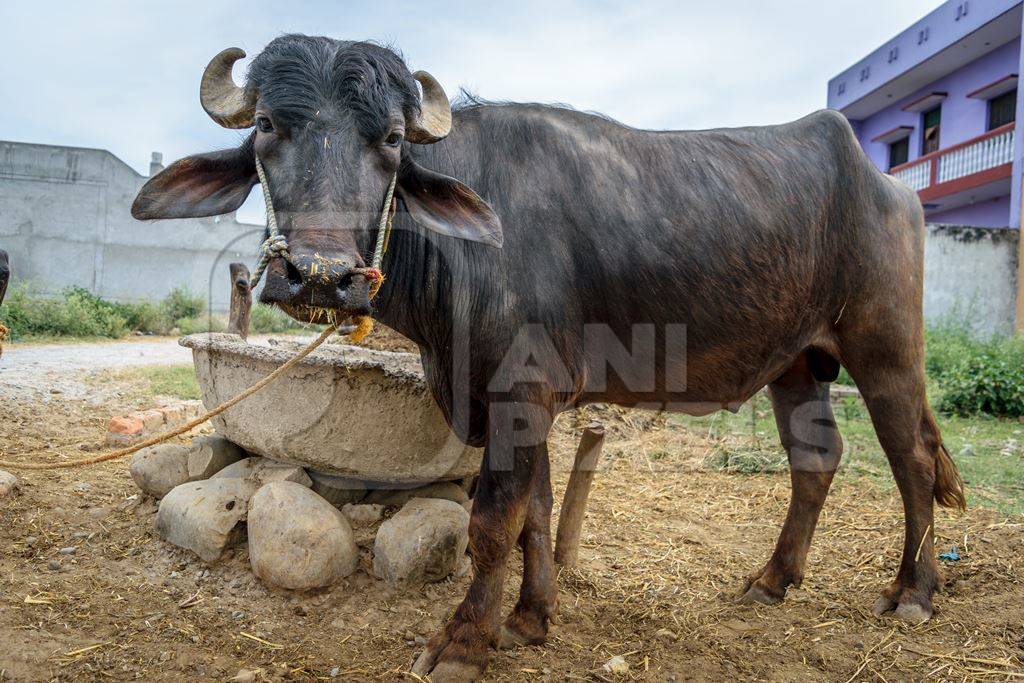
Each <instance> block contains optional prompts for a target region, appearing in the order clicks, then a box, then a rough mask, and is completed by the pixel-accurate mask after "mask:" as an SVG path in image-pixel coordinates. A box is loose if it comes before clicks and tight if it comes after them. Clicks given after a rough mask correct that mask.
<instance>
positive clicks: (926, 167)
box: [892, 160, 932, 190]
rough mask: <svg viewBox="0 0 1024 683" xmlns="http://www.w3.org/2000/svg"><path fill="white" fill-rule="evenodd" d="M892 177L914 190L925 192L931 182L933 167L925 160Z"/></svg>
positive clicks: (900, 170) (896, 172)
mask: <svg viewBox="0 0 1024 683" xmlns="http://www.w3.org/2000/svg"><path fill="white" fill-rule="evenodd" d="M892 175H893V177H895V178H899V179H900V180H902V181H903V182H905V183H906V184H907V185H909V186H910V188H911V189H912V190H923V189H924V188H926V187H928V184H929V183H930V182H931V177H932V165H931V164H930V163H929V162H928V161H927V160H925V161H923V162H921V163H920V164H915V165H913V166H908V167H905V168H902V169H899V170H897V171H894V172H893V174H892Z"/></svg>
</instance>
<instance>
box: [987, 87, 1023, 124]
mask: <svg viewBox="0 0 1024 683" xmlns="http://www.w3.org/2000/svg"><path fill="white" fill-rule="evenodd" d="M1016 119H1017V89H1016V88H1014V89H1013V90H1011V91H1010V92H1005V93H1003V94H1002V95H999V96H998V97H993V98H992V99H991V100H989V101H988V129H989V130H992V129H994V128H998V127H999V126H1005V125H1006V124H1008V123H1013V122H1014V121H1015V120H1016Z"/></svg>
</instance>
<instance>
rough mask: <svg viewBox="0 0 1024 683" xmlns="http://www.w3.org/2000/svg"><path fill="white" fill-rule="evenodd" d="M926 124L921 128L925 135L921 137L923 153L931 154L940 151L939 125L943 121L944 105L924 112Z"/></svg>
mask: <svg viewBox="0 0 1024 683" xmlns="http://www.w3.org/2000/svg"><path fill="white" fill-rule="evenodd" d="M923 118H924V125H923V126H922V127H921V129H922V130H923V131H924V135H923V136H922V138H921V154H931V153H932V152H937V151H939V127H940V124H941V123H942V105H941V104H940V105H939V106H937V107H935V109H931V110H929V111H926V112H925V113H924V116H923Z"/></svg>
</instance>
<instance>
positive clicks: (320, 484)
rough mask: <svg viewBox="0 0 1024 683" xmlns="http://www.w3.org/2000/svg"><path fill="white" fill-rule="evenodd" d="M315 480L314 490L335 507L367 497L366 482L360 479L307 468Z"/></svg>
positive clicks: (307, 472) (310, 476) (307, 471)
mask: <svg viewBox="0 0 1024 683" xmlns="http://www.w3.org/2000/svg"><path fill="white" fill-rule="evenodd" d="M306 474H308V475H309V478H310V479H311V480H312V481H313V491H314V492H315V493H317V494H318V495H319V496H320V497H321V498H323V499H324V500H326V501H327V502H328V503H330V504H331V505H333V506H335V507H339V508H340V507H342V506H343V505H347V504H349V503H358V502H359V501H361V500H362V499H363V498H365V497H366V484H364V483H363V482H361V481H359V480H358V479H349V478H348V477H339V476H336V475H333V474H324V473H323V472H317V471H316V470H306Z"/></svg>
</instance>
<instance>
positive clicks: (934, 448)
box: [858, 368, 963, 623]
mask: <svg viewBox="0 0 1024 683" xmlns="http://www.w3.org/2000/svg"><path fill="white" fill-rule="evenodd" d="M858 384H859V386H860V387H861V392H862V394H863V395H864V400H865V403H867V406H868V412H869V413H870V414H871V420H872V422H873V423H874V426H875V433H876V434H877V435H878V441H879V443H880V444H881V445H882V450H884V451H885V455H886V458H888V460H889V465H890V467H891V468H892V471H893V474H894V475H895V478H896V485H897V487H898V488H899V491H900V495H901V496H902V498H903V511H904V515H905V519H906V528H905V534H904V540H903V559H902V560H901V561H900V568H899V572H898V573H897V575H896V580H895V581H893V583H892V584H890V585H889V587H887V588H886V589H885V590H884V591H882V596H881V597H880V598H879V599H878V601H877V602H876V603H875V607H874V612H875V614H878V615H881V614H884V613H886V612H889V611H894V612H895V613H896V616H898V617H900V618H902V619H905V620H907V621H911V622H915V623H917V622H922V621H926V620H927V619H929V618H931V616H932V613H933V606H932V594H933V593H934V592H935V590H936V589H937V588H938V586H939V567H938V563H937V562H936V560H935V550H934V544H933V537H934V532H935V527H934V504H933V498H935V497H936V495H940V496H945V497H944V498H943V502H945V503H946V504H948V505H951V506H953V507H956V506H958V505H960V504H962V500H963V499H962V489H961V488H960V483H959V475H958V474H957V473H956V467H955V466H954V465H953V463H952V461H951V460H950V459H949V455H948V453H946V451H945V448H944V447H943V446H942V438H941V436H940V435H939V429H938V426H937V425H936V423H935V418H934V417H933V416H932V413H931V410H930V409H929V407H928V404H927V402H926V400H925V390H924V373H923V371H921V370H920V369H918V368H915V369H912V370H905V371H903V372H900V371H898V370H896V371H890V372H885V373H870V374H869V376H868V377H867V378H865V379H863V380H862V379H859V380H858ZM958 498H959V499H958ZM957 499H958V500H957Z"/></svg>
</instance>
